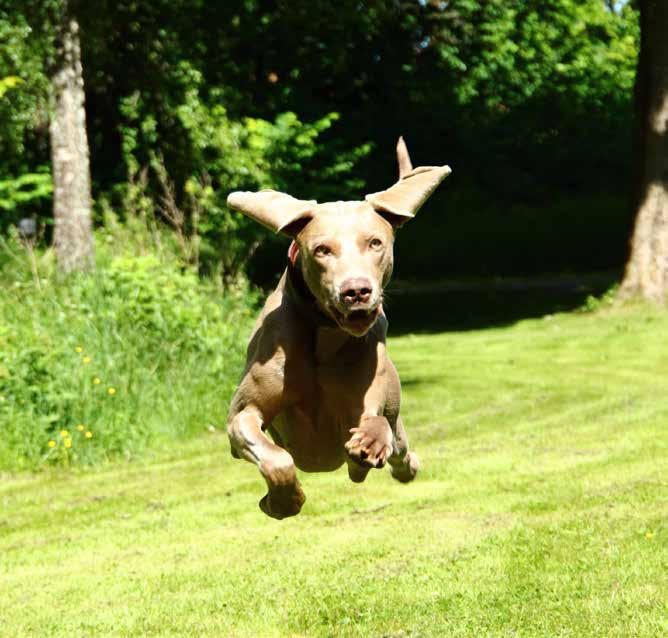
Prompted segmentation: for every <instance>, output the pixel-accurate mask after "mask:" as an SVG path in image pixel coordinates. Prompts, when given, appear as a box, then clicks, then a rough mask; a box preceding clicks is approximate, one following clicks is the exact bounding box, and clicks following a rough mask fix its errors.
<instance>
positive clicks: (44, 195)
mask: <svg viewBox="0 0 668 638" xmlns="http://www.w3.org/2000/svg"><path fill="white" fill-rule="evenodd" d="M52 192H53V183H52V181H51V175H50V173H48V172H46V171H42V172H40V173H24V174H23V175H19V176H18V177H16V178H13V179H5V180H0V232H1V231H6V229H7V226H8V225H9V224H10V223H14V224H15V223H16V222H17V221H18V220H19V219H20V218H21V217H25V216H34V215H35V214H36V213H41V212H43V210H44V208H45V206H46V205H47V204H48V203H50V201H51V194H52Z"/></svg>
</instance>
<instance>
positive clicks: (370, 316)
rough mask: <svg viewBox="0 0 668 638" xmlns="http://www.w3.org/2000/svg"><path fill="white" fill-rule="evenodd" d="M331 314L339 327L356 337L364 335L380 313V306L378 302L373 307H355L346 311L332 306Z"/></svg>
mask: <svg viewBox="0 0 668 638" xmlns="http://www.w3.org/2000/svg"><path fill="white" fill-rule="evenodd" d="M331 310H332V315H333V316H334V319H335V320H336V323H337V324H339V327H340V328H341V329H342V330H345V331H346V332H349V333H350V334H352V335H355V336H357V337H360V336H363V335H365V334H366V333H367V332H368V331H369V329H370V328H371V326H373V324H374V323H375V322H376V319H378V315H380V311H381V306H380V304H378V305H377V306H375V307H373V308H356V309H354V310H349V311H348V312H346V313H343V312H341V311H340V310H338V309H337V308H332V309H331Z"/></svg>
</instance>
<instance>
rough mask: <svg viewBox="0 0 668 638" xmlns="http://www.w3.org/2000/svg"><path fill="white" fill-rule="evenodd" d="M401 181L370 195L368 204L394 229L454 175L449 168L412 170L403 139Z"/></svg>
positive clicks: (399, 147) (399, 156) (399, 148)
mask: <svg viewBox="0 0 668 638" xmlns="http://www.w3.org/2000/svg"><path fill="white" fill-rule="evenodd" d="M397 160H398V161H399V181H398V182H397V183H396V184H394V185H393V186H390V188H388V189H387V190H384V191H380V192H378V193H371V194H370V195H367V196H366V201H367V202H369V204H371V206H373V208H374V209H375V210H376V212H377V213H379V214H380V215H382V216H383V217H385V218H386V219H387V220H388V221H389V222H390V223H391V224H392V225H393V226H394V227H395V228H396V227H398V226H401V225H402V224H405V223H406V222H407V221H408V220H409V219H412V218H413V217H414V216H415V213H417V212H418V210H420V207H421V206H422V204H424V203H425V202H426V201H427V199H429V196H430V195H431V194H432V193H433V192H434V191H435V190H436V187H437V186H438V185H439V184H440V183H441V182H442V181H443V180H444V179H445V178H446V177H447V176H448V175H450V173H451V172H452V170H451V169H450V167H449V166H418V167H417V168H413V165H412V163H411V158H410V156H409V155H408V149H407V148H406V144H405V143H404V139H403V138H402V137H400V138H399V142H398V143H397Z"/></svg>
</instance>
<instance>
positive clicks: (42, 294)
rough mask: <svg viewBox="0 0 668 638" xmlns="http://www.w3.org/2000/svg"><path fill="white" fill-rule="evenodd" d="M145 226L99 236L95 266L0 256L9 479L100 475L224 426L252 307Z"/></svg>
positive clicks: (246, 294)
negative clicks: (66, 266) (97, 467)
mask: <svg viewBox="0 0 668 638" xmlns="http://www.w3.org/2000/svg"><path fill="white" fill-rule="evenodd" d="M142 224H143V222H141V221H140V220H133V221H132V223H131V224H129V225H124V226H120V225H118V224H115V223H114V222H113V221H112V220H111V219H108V220H107V226H105V227H104V228H101V229H100V230H99V231H98V232H97V234H96V244H97V267H96V269H95V270H94V272H93V273H91V274H87V275H77V274H73V275H70V276H69V277H67V278H65V279H63V278H59V277H57V276H56V273H55V260H54V256H53V252H52V251H50V250H49V251H46V252H39V253H35V252H34V251H33V250H32V249H31V247H30V246H26V244H25V242H21V241H20V239H19V238H18V237H17V236H15V235H11V236H10V237H8V238H5V239H2V240H1V245H0V469H35V468H39V467H43V466H45V465H51V464H55V465H60V466H70V465H82V464H83V465H90V464H99V463H101V462H104V461H106V460H107V459H110V458H112V457H126V458H132V457H135V456H136V455H137V454H138V453H140V452H141V451H142V450H143V449H144V448H145V447H146V446H147V445H149V444H156V443H160V442H166V441H168V440H171V441H174V440H176V441H178V440H182V439H184V438H186V437H190V436H193V435H195V434H199V433H201V432H203V431H205V430H206V429H210V428H211V427H212V426H213V427H216V428H218V427H224V425H225V418H226V412H227V402H228V400H229V397H230V396H231V392H232V389H233V387H234V384H235V383H236V381H237V379H238V376H239V374H240V372H241V365H242V362H243V352H244V349H245V343H246V339H247V335H248V332H249V329H250V327H251V325H252V324H251V321H252V316H253V314H254V309H253V305H254V303H255V300H256V297H255V295H254V293H252V292H251V291H250V290H249V288H248V286H247V285H246V284H245V283H244V281H243V280H241V279H240V280H239V281H238V282H237V283H234V284H233V283H231V282H228V285H227V286H226V288H225V290H224V291H223V290H221V289H220V287H219V286H216V285H215V283H214V282H213V280H211V279H202V278H200V277H198V276H197V274H196V272H194V270H193V269H192V268H185V267H184V266H183V264H182V262H181V260H180V259H179V253H178V252H177V251H178V247H177V246H176V245H175V242H174V240H173V238H172V237H170V236H168V235H165V234H164V233H163V234H162V235H159V234H156V233H157V231H153V232H151V231H149V230H147V228H146V226H143V228H142Z"/></svg>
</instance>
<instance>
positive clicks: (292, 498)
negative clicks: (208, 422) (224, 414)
mask: <svg viewBox="0 0 668 638" xmlns="http://www.w3.org/2000/svg"><path fill="white" fill-rule="evenodd" d="M262 425H263V421H262V416H261V413H260V411H259V410H258V409H256V408H253V407H251V406H247V407H246V408H244V409H243V410H241V412H239V413H237V414H236V415H235V416H234V417H233V418H232V419H230V421H229V423H228V426H227V433H228V436H229V438H230V445H231V446H232V452H233V454H235V455H237V456H239V457H241V458H243V459H246V460H247V461H250V462H251V463H254V464H255V465H257V467H258V469H259V470H260V474H262V476H263V477H264V480H265V481H266V482H267V487H268V492H267V494H266V495H265V496H264V497H262V499H261V500H260V509H261V510H262V511H263V512H264V513H265V514H267V515H268V516H271V517H273V518H278V519H282V518H287V517H288V516H294V515H295V514H299V511H300V510H301V508H302V505H303V504H304V501H305V500H306V497H305V496H304V492H303V491H302V488H301V485H300V484H299V481H298V480H297V471H296V469H295V464H294V461H293V460H292V456H291V455H290V453H289V452H287V451H286V450H284V449H283V448H282V447H279V446H278V445H276V444H275V443H274V442H273V441H271V440H270V439H269V438H268V437H267V436H266V435H265V434H264V432H263V431H262Z"/></svg>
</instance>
